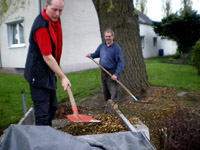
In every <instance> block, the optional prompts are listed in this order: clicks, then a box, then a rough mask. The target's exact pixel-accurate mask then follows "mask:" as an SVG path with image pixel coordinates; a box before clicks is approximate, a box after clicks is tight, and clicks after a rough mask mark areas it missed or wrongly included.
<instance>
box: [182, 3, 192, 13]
mask: <svg viewBox="0 0 200 150" xmlns="http://www.w3.org/2000/svg"><path fill="white" fill-rule="evenodd" d="M180 2H181V5H182V8H181V10H180V13H181V14H184V13H185V12H187V11H191V10H192V0H180Z"/></svg>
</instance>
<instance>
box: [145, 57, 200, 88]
mask: <svg viewBox="0 0 200 150" xmlns="http://www.w3.org/2000/svg"><path fill="white" fill-rule="evenodd" d="M167 58H168V57H166V58H162V57H158V58H154V59H146V60H145V64H146V70H147V74H148V80H149V82H150V83H151V84H152V85H159V86H167V87H173V88H180V89H184V90H196V91H199V90H200V76H198V74H197V70H196V69H195V68H194V67H193V66H191V65H181V64H168V63H161V62H162V61H163V59H167Z"/></svg>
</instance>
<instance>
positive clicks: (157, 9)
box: [147, 0, 200, 21]
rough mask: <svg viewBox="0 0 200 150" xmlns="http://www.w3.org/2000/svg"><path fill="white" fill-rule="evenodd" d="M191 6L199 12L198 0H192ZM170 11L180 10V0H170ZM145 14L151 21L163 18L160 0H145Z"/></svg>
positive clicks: (199, 2) (199, 0) (199, 4)
mask: <svg viewBox="0 0 200 150" xmlns="http://www.w3.org/2000/svg"><path fill="white" fill-rule="evenodd" d="M192 1H193V5H192V8H193V9H194V10H197V12H198V14H200V0H192ZM171 3H172V13H175V12H177V11H178V10H180V8H181V5H180V0H172V1H171ZM147 16H148V17H149V18H150V19H151V20H153V21H161V19H162V18H163V11H162V0H147Z"/></svg>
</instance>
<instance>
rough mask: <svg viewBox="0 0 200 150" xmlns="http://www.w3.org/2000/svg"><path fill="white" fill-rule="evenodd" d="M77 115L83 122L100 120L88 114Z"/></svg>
mask: <svg viewBox="0 0 200 150" xmlns="http://www.w3.org/2000/svg"><path fill="white" fill-rule="evenodd" d="M79 117H80V119H81V120H82V121H83V122H101V120H96V119H94V118H92V117H90V116H88V115H79Z"/></svg>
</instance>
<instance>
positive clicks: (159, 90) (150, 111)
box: [66, 86, 200, 149]
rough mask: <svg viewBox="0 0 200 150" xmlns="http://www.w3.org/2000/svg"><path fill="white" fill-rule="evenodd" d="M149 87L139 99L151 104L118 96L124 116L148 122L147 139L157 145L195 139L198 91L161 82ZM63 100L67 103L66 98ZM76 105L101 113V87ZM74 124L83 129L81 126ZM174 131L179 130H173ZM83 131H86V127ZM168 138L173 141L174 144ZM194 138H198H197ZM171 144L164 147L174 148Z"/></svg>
mask: <svg viewBox="0 0 200 150" xmlns="http://www.w3.org/2000/svg"><path fill="white" fill-rule="evenodd" d="M151 88H152V91H153V94H152V95H151V96H150V97H148V98H146V99H142V100H146V101H152V102H153V104H140V103H135V102H134V101H133V100H132V98H131V97H130V96H124V97H120V101H119V109H120V110H121V112H122V113H123V114H124V115H125V116H126V118H127V119H128V120H129V121H130V122H134V120H135V118H139V119H140V120H141V121H142V122H143V123H144V124H145V125H147V127H148V128H149V133H150V140H151V141H152V143H153V144H154V145H155V146H156V148H157V149H162V148H163V147H164V146H165V147H166V145H167V146H170V145H171V146H173V147H174V149H176V147H177V145H180V144H178V143H180V142H181V140H183V139H184V138H185V140H183V141H185V142H186V140H188V142H186V143H190V142H191V141H193V140H192V137H193V138H195V137H197V138H196V139H199V135H200V133H199V128H198V127H200V124H199V120H198V122H195V121H197V118H198V117H199V114H200V91H185V90H182V89H175V88H168V87H160V86H151ZM184 92H185V94H183V95H182V96H178V94H179V93H184ZM66 101H68V103H69V100H66ZM77 106H81V107H82V108H78V110H79V112H81V111H85V112H86V111H90V113H91V111H92V112H94V113H95V112H96V113H97V114H103V112H104V109H105V107H104V106H105V101H104V100H103V98H102V93H101V91H98V92H95V93H93V94H92V95H90V96H89V97H85V98H84V99H82V100H81V101H79V102H77ZM68 107H69V109H70V110H71V106H70V105H69V106H68ZM178 110H180V111H178ZM186 110H187V111H186ZM178 112H182V113H178ZM183 112H184V113H183ZM190 112H191V114H190ZM71 113H72V112H71ZM81 113H82V112H81ZM82 114H84V113H82ZM85 114H88V113H85ZM94 118H95V117H94ZM181 119H183V120H181ZM184 120H185V121H184ZM187 121H189V122H187ZM173 124H174V125H175V127H174V128H172V127H170V125H173ZM191 124H192V125H191ZM93 125H94V124H93ZM96 125H97V124H96ZM180 126H182V129H183V131H182V130H181V131H179V130H177V129H179V127H180ZM185 127H186V128H185ZM77 128H80V130H82V129H81V127H77ZM176 131H178V132H179V133H180V134H178V133H176ZM67 132H69V131H67ZM96 133H97V132H96ZM190 133H191V134H192V135H191V134H190ZM194 133H196V134H194ZM83 134H84V133H83ZM85 134H87V131H86V132H85ZM166 134H167V136H165V135H166ZM186 135H187V136H186ZM189 137H190V139H189ZM196 139H195V141H196ZM170 141H174V143H175V145H174V144H173V142H170ZM197 141H200V139H199V140H197ZM193 142H194V141H193ZM195 145H196V144H195ZM198 145H199V147H198V149H200V144H198ZM198 145H197V146H198ZM173 147H166V148H168V149H173ZM188 147H189V146H188ZM178 149H181V148H178ZM188 149H190V148H188ZM194 149H195V148H194Z"/></svg>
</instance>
